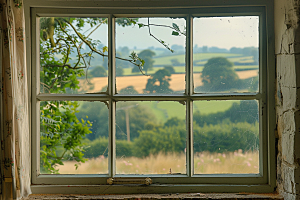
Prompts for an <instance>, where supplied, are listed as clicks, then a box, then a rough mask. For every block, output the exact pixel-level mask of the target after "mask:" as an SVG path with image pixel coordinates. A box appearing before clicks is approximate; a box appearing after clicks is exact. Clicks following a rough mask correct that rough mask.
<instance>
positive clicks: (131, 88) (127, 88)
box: [119, 85, 138, 94]
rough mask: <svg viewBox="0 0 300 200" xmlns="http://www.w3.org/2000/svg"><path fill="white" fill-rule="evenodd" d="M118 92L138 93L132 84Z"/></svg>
mask: <svg viewBox="0 0 300 200" xmlns="http://www.w3.org/2000/svg"><path fill="white" fill-rule="evenodd" d="M119 94H138V92H137V91H136V90H135V89H134V87H133V86H132V85H130V86H128V87H126V88H123V89H121V90H120V92H119Z"/></svg>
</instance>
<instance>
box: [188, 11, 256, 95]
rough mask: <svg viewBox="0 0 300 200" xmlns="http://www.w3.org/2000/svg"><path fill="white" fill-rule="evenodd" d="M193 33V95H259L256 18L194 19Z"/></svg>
mask: <svg viewBox="0 0 300 200" xmlns="http://www.w3.org/2000/svg"><path fill="white" fill-rule="evenodd" d="M193 31H194V33H193V34H194V38H193V42H194V44H193V50H194V52H193V64H194V65H193V66H194V69H193V72H194V88H195V92H198V93H217V92H220V93H227V92H258V85H259V84H258V83H259V80H258V73H259V67H258V65H259V18H258V16H240V17H201V18H194V23H193Z"/></svg>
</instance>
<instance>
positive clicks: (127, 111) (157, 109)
mask: <svg viewBox="0 0 300 200" xmlns="http://www.w3.org/2000/svg"><path fill="white" fill-rule="evenodd" d="M185 124H186V123H185V106H184V105H182V104H180V103H178V102H166V101H165V102H151V101H146V102H117V110H116V155H117V159H116V171H117V173H118V174H177V173H180V174H185V173H186V165H185V163H186V154H185V149H186V126H185Z"/></svg>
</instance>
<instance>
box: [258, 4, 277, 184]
mask: <svg viewBox="0 0 300 200" xmlns="http://www.w3.org/2000/svg"><path fill="white" fill-rule="evenodd" d="M266 12H267V13H266V17H265V18H266V24H263V25H259V26H263V27H264V29H266V28H268V30H266V37H267V42H268V43H267V45H266V46H267V47H268V48H267V50H266V51H267V58H268V60H267V66H268V67H267V69H266V71H267V72H268V73H267V74H266V76H267V77H268V78H267V79H268V85H266V88H264V89H265V90H267V89H268V90H267V91H269V94H268V102H267V105H268V106H267V109H268V117H269V119H268V120H267V121H268V122H269V123H268V125H269V126H268V132H267V133H268V149H267V151H266V152H269V154H268V162H266V166H265V168H266V171H267V172H268V173H269V174H268V178H269V180H268V181H269V183H270V185H271V187H272V188H275V187H276V153H275V152H276V151H275V148H276V147H275V134H274V130H275V129H276V117H275V116H276V110H275V109H276V107H275V98H272V97H274V96H275V91H276V78H275V77H276V70H275V65H276V64H275V54H274V52H275V42H274V41H275V37H274V22H273V20H274V2H273V1H268V6H267V10H266Z"/></svg>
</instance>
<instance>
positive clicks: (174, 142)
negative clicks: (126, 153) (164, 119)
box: [134, 126, 186, 157]
mask: <svg viewBox="0 0 300 200" xmlns="http://www.w3.org/2000/svg"><path fill="white" fill-rule="evenodd" d="M185 134H186V131H185V126H181V127H177V126H172V127H158V128H155V129H153V130H143V131H141V132H140V136H139V137H138V138H136V139H135V140H134V148H135V149H134V152H135V156H136V157H146V156H148V155H150V154H153V155H155V154H158V153H159V152H163V153H168V152H184V149H185V143H186V137H185Z"/></svg>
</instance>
